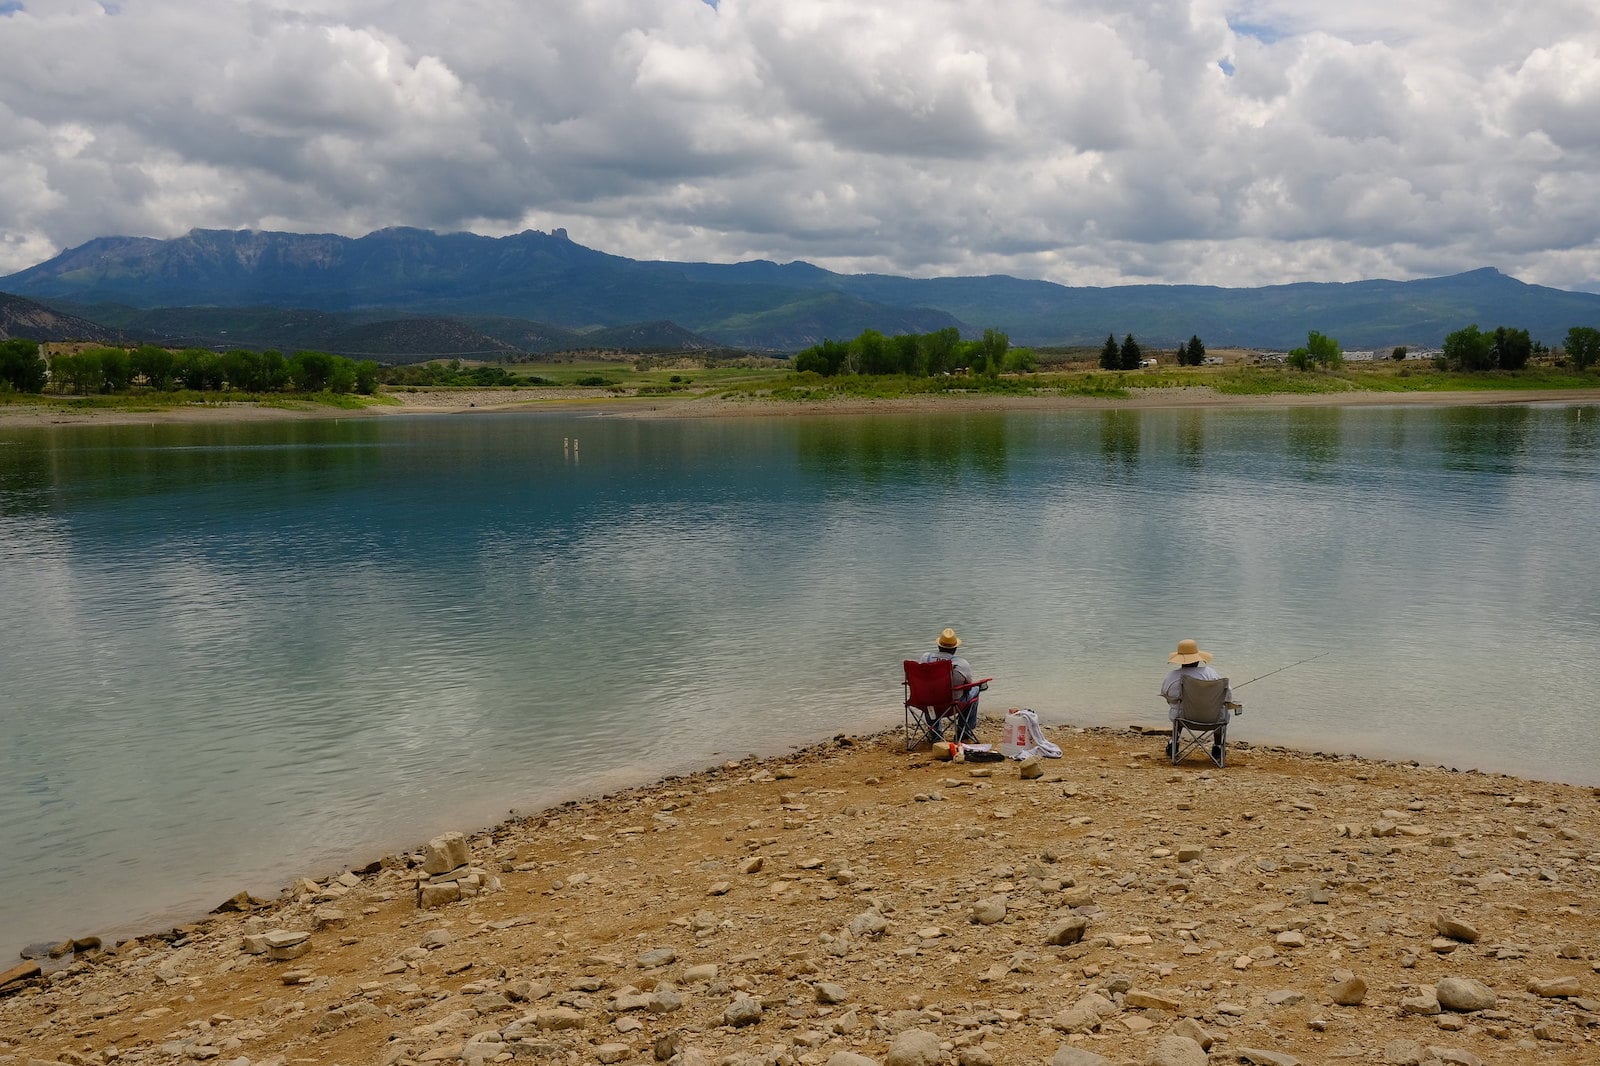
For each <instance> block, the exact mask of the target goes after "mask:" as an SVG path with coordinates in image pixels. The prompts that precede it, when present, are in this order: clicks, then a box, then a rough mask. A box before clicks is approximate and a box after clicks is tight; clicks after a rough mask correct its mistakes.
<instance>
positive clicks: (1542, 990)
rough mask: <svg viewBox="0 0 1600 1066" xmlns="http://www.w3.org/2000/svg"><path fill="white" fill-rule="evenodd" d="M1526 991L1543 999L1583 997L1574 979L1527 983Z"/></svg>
mask: <svg viewBox="0 0 1600 1066" xmlns="http://www.w3.org/2000/svg"><path fill="white" fill-rule="evenodd" d="M1528 991H1529V992H1532V993H1533V994H1534V995H1536V996H1542V997H1543V998H1545V999H1567V998H1569V997H1572V996H1581V995H1583V989H1581V988H1579V987H1578V979H1577V978H1576V977H1550V978H1546V979H1544V980H1542V981H1529V982H1528Z"/></svg>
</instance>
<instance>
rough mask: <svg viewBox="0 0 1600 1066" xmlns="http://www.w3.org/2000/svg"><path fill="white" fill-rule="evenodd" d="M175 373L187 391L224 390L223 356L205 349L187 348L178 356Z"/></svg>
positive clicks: (174, 368)
mask: <svg viewBox="0 0 1600 1066" xmlns="http://www.w3.org/2000/svg"><path fill="white" fill-rule="evenodd" d="M176 358H177V363H176V365H175V366H174V367H173V373H174V374H175V375H176V376H177V378H178V381H179V382H181V383H182V385H183V387H184V388H186V389H194V390H195V391H197V392H206V391H210V392H216V391H219V390H220V389H221V388H222V385H223V382H224V380H225V379H224V378H223V376H222V356H220V355H218V354H217V353H216V352H213V351H210V350H208V349H205V348H185V349H183V350H182V351H180V352H178V354H177V357H176Z"/></svg>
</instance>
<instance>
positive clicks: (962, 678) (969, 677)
mask: <svg viewBox="0 0 1600 1066" xmlns="http://www.w3.org/2000/svg"><path fill="white" fill-rule="evenodd" d="M940 659H949V660H950V685H951V691H952V694H954V695H957V696H960V697H961V698H962V699H965V698H967V697H968V696H976V695H977V692H975V691H973V690H972V689H967V688H963V689H957V688H955V686H956V685H964V684H966V683H967V682H969V681H976V680H977V677H976V676H975V675H974V674H973V672H972V667H971V665H969V664H968V662H967V660H965V659H963V658H962V657H961V656H959V655H957V654H956V653H955V652H953V651H930V652H928V654H926V655H924V656H923V657H922V661H923V662H925V663H936V662H938V661H939V660H940Z"/></svg>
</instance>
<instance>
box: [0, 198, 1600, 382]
mask: <svg viewBox="0 0 1600 1066" xmlns="http://www.w3.org/2000/svg"><path fill="white" fill-rule="evenodd" d="M0 292H4V293H11V294H14V295H16V296H20V297H26V298H28V299H31V300H34V301H38V302H40V303H43V304H45V305H47V306H48V307H49V308H51V309H53V310H54V311H56V312H58V313H62V314H69V315H73V316H76V317H77V318H78V319H82V320H86V321H87V322H89V323H93V324H95V325H97V326H99V327H100V328H102V329H103V330H106V331H108V332H110V333H120V334H121V335H123V336H125V337H136V338H139V339H158V340H166V341H168V342H172V341H174V340H181V341H182V343H192V344H204V345H209V346H223V347H227V346H237V347H277V348H282V349H285V350H291V349H296V348H306V347H315V348H321V349H323V350H328V351H341V352H345V353H347V354H353V355H363V356H366V355H370V356H374V357H379V358H384V357H390V358H393V357H399V356H404V355H406V354H414V355H415V354H421V355H440V354H459V355H464V356H465V355H479V356H481V357H483V358H495V357H497V356H498V355H501V354H504V353H507V352H547V351H557V350H564V349H570V348H575V347H591V348H601V347H613V348H621V349H625V350H647V349H656V350H662V349H673V350H683V349H694V348H709V347H718V346H721V347H729V348H739V349H754V350H767V351H778V352H792V351H796V350H798V349H800V348H803V347H806V346H808V345H811V344H815V343H817V342H818V341H820V340H823V339H827V338H834V339H848V338H850V337H853V336H855V335H856V334H858V333H860V332H861V331H862V330H864V329H869V328H870V329H877V330H880V331H882V332H884V333H888V334H895V333H906V332H927V331H930V330H935V329H941V328H944V327H946V326H956V327H958V328H959V329H961V331H962V332H963V333H964V334H966V335H968V336H973V335H976V334H978V333H980V332H981V331H982V330H984V329H986V328H989V327H997V328H1000V329H1003V330H1005V331H1006V332H1007V333H1008V334H1009V336H1010V338H1011V340H1012V343H1014V344H1028V345H1074V344H1076V345H1094V346H1097V347H1098V345H1099V344H1100V343H1101V342H1102V341H1104V339H1105V337H1106V336H1107V335H1108V334H1115V335H1116V336H1118V337H1121V336H1123V335H1124V334H1127V333H1132V334H1134V335H1135V336H1136V337H1138V339H1139V340H1140V342H1141V343H1143V344H1144V345H1145V346H1146V347H1152V346H1154V347H1170V346H1173V345H1176V344H1177V343H1180V342H1181V341H1183V340H1186V339H1187V338H1188V337H1189V336H1190V335H1193V334H1197V335H1199V336H1200V337H1201V338H1203V340H1204V341H1205V343H1206V344H1207V345H1209V346H1212V347H1252V348H1270V349H1287V348H1291V347H1294V346H1296V345H1298V344H1301V343H1303V342H1304V341H1305V337H1306V333H1307V332H1308V331H1309V330H1318V331H1320V332H1322V333H1325V334H1328V335H1330V336H1333V337H1335V338H1337V339H1338V340H1339V341H1340V342H1341V343H1342V344H1343V345H1344V347H1345V348H1347V349H1354V348H1387V347H1389V346H1392V345H1400V344H1405V345H1409V346H1412V347H1437V346H1438V345H1439V344H1441V343H1442V342H1443V339H1444V337H1445V335H1446V334H1448V333H1449V332H1451V331H1453V330H1456V329H1460V328H1461V327H1463V326H1465V325H1468V324H1472V323H1476V324H1478V325H1479V326H1481V327H1483V328H1485V329H1493V328H1494V327H1495V326H1500V325H1506V326H1513V327H1517V328H1521V329H1526V330H1528V331H1529V332H1530V334H1532V336H1533V337H1534V339H1536V340H1542V341H1544V342H1546V343H1549V344H1556V343H1559V342H1560V340H1561V338H1562V337H1563V336H1565V334H1566V331H1567V329H1568V328H1569V327H1571V326H1575V325H1600V294H1594V293H1583V292H1569V291H1566V290H1562V289H1553V288H1547V287H1544V286H1538V285H1528V284H1525V283H1523V282H1521V281H1518V280H1516V279H1515V278H1511V277H1508V276H1507V275H1505V274H1502V273H1500V272H1499V271H1497V270H1494V269H1492V268H1484V269H1480V270H1474V271H1469V272H1467V273H1464V274H1456V275H1452V276H1449V277H1440V278H1425V279H1421V280H1417V281H1376V280H1375V281H1359V282H1348V283H1297V284H1291V285H1273V286H1264V287H1259V288H1250V289H1230V288H1219V287H1215V286H1205V285H1124V286H1112V287H1069V286H1064V285H1058V284H1055V283H1053V282H1047V281H1037V280H1027V279H1021V278H1014V277H1008V276H1005V275H991V276H983V277H944V278H907V277H896V276H892V275H885V274H839V273H835V272H833V271H829V270H824V269H822V268H821V267H817V266H813V265H811V264H809V263H803V262H794V263H784V264H779V263H772V262H767V261H764V260H757V261H751V262H743V263H678V262H648V261H641V260H634V259H628V258H624V257H622V256H615V255H610V254H607V253H605V252H601V251H597V250H595V249H592V248H586V247H584V246H583V245H581V244H578V243H576V242H574V241H572V240H571V239H570V238H569V237H568V236H567V234H566V232H565V231H564V230H560V229H557V230H554V231H552V232H550V233H542V232H539V231H536V230H528V231H525V232H522V233H518V234H514V235H511V236H507V237H483V236H478V235H476V234H470V233H448V234H439V233H433V232H430V231H427V230H419V229H409V228H396V229H385V230H379V231H377V232H374V233H369V234H367V235H366V236H364V237H357V238H352V237H342V236H337V235H334V234H296V233H274V232H261V231H254V230H238V231H235V230H192V231H191V232H189V233H188V234H186V235H185V236H183V237H177V238H172V239H169V240H158V239H154V238H145V237H102V238H97V239H95V240H92V241H89V242H88V243H86V244H83V245H80V246H79V247H77V248H72V249H69V250H68V251H65V252H63V253H61V254H60V255H58V256H56V257H55V258H53V259H50V260H48V261H47V262H44V263H40V264H38V265H37V266H33V267H29V268H28V269H26V270H22V271H19V272H17V273H15V274H11V275H9V276H6V277H0ZM0 312H3V307H0ZM4 328H6V327H5V323H4V321H3V320H0V329H4ZM12 335H19V334H16V333H15V332H14V331H13V333H12Z"/></svg>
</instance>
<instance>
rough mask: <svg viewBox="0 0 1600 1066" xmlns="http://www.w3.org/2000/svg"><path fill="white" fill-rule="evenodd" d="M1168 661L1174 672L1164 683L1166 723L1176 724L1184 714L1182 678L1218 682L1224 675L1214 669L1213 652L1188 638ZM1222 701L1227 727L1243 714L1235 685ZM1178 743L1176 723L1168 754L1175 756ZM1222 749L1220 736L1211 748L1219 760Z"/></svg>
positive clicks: (1180, 643)
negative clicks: (1235, 695) (1174, 748)
mask: <svg viewBox="0 0 1600 1066" xmlns="http://www.w3.org/2000/svg"><path fill="white" fill-rule="evenodd" d="M1167 662H1168V663H1170V664H1172V665H1173V667H1174V669H1172V670H1171V671H1169V672H1168V673H1167V677H1166V680H1164V681H1162V682H1161V696H1162V698H1163V699H1165V700H1166V701H1167V721H1169V722H1173V723H1176V722H1177V721H1178V717H1179V716H1180V715H1182V714H1183V679H1184V678H1186V677H1192V678H1196V679H1198V680H1200V681H1216V680H1219V679H1220V678H1221V677H1222V675H1221V674H1219V673H1217V672H1216V671H1215V670H1213V669H1212V668H1211V653H1210V652H1208V651H1201V650H1200V645H1199V644H1198V643H1197V642H1196V641H1195V640H1194V639H1193V638H1189V637H1185V638H1184V639H1183V640H1180V641H1178V650H1177V651H1175V652H1173V653H1172V654H1171V655H1169V656H1167ZM1222 702H1223V711H1222V716H1223V717H1222V721H1223V723H1224V725H1226V724H1227V723H1228V722H1229V721H1231V720H1232V719H1233V715H1235V714H1243V713H1244V705H1243V704H1242V703H1235V702H1234V700H1233V688H1232V686H1229V688H1228V690H1227V691H1226V692H1224V693H1223V694H1222ZM1177 742H1178V727H1177V725H1176V724H1174V725H1173V727H1172V739H1170V740H1168V741H1167V754H1168V755H1171V754H1172V750H1173V745H1174V744H1176V743H1177ZM1221 747H1222V743H1221V735H1220V733H1219V734H1218V738H1217V740H1216V741H1215V742H1214V743H1213V745H1212V749H1213V750H1212V754H1213V755H1215V756H1216V757H1217V758H1221V757H1222V752H1221V750H1220V749H1221Z"/></svg>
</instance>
